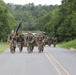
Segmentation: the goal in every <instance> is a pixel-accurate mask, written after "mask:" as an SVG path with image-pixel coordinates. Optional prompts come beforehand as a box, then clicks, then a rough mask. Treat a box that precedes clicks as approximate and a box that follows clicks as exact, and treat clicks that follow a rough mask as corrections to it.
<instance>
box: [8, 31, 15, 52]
mask: <svg viewBox="0 0 76 75" xmlns="http://www.w3.org/2000/svg"><path fill="white" fill-rule="evenodd" d="M8 43H9V44H10V52H11V53H15V48H16V34H15V32H14V30H12V32H11V34H10V35H9V37H8Z"/></svg>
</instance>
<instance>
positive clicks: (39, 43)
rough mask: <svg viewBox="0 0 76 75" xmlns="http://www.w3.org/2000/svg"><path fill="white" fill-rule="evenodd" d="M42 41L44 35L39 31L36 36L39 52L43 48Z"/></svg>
mask: <svg viewBox="0 0 76 75" xmlns="http://www.w3.org/2000/svg"><path fill="white" fill-rule="evenodd" d="M44 42H45V39H44V36H43V34H42V33H39V34H38V36H37V45H38V50H39V52H41V51H42V52H43V50H44Z"/></svg>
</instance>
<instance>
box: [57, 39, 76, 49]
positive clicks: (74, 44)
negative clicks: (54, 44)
mask: <svg viewBox="0 0 76 75" xmlns="http://www.w3.org/2000/svg"><path fill="white" fill-rule="evenodd" d="M58 45H59V46H61V47H64V48H74V49H76V40H73V41H69V42H63V43H60V44H58Z"/></svg>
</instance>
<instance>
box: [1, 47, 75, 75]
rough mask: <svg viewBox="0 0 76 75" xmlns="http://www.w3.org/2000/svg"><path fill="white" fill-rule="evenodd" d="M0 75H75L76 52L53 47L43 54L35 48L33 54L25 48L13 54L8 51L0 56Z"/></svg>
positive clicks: (45, 49)
mask: <svg viewBox="0 0 76 75" xmlns="http://www.w3.org/2000/svg"><path fill="white" fill-rule="evenodd" d="M0 75H76V52H75V51H71V50H68V49H64V48H60V47H55V48H54V47H53V46H50V47H49V46H46V47H45V48H44V52H43V53H38V48H37V47H35V48H34V51H33V53H28V52H27V48H26V47H24V48H23V51H22V52H21V53H20V52H19V49H18V48H16V52H15V53H14V54H11V53H10V50H9V49H8V50H6V51H5V52H3V53H1V54H0Z"/></svg>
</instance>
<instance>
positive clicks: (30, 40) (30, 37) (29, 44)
mask: <svg viewBox="0 0 76 75" xmlns="http://www.w3.org/2000/svg"><path fill="white" fill-rule="evenodd" d="M26 42H27V50H28V52H29V53H30V52H33V49H34V36H33V34H32V33H31V32H28V34H27V37H26Z"/></svg>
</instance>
